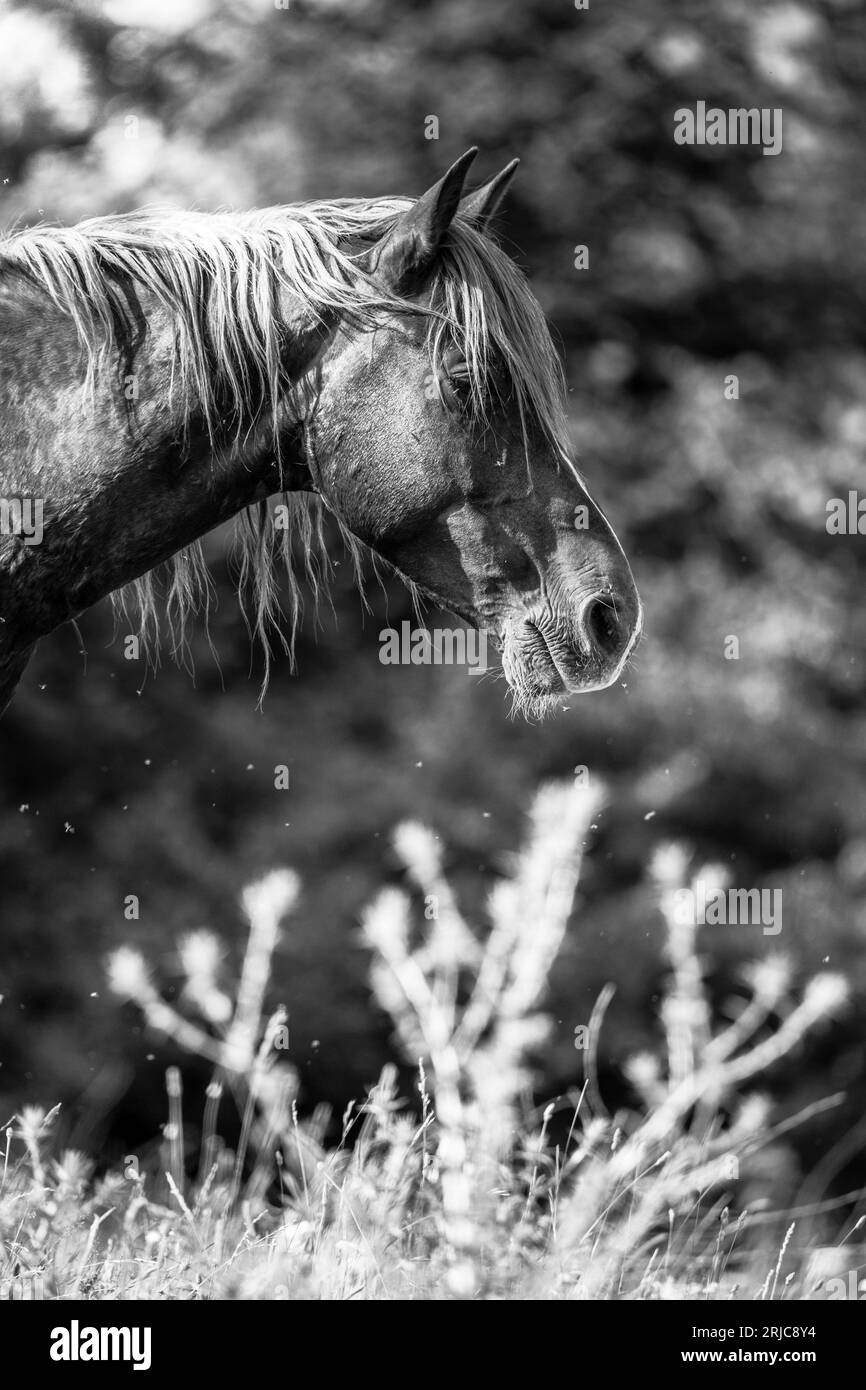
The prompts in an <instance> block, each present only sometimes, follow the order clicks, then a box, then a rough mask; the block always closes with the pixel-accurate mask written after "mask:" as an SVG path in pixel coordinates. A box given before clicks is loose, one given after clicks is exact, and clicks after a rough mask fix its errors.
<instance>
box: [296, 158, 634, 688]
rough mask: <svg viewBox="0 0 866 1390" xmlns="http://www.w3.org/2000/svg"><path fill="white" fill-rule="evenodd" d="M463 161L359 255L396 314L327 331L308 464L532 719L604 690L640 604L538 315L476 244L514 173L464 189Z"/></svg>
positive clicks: (363, 244)
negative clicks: (493, 665) (580, 461)
mask: <svg viewBox="0 0 866 1390" xmlns="http://www.w3.org/2000/svg"><path fill="white" fill-rule="evenodd" d="M474 153H475V152H474V150H470V151H469V152H468V153H467V154H465V155H463V157H462V158H461V159H459V160H458V161H457V163H456V164H454V165H453V166H452V168H451V169H449V170H448V172H447V173H446V174H445V176H444V178H442V179H441V180H440V181H439V182H438V183H437V184H435V185H434V186H433V187H432V188H430V189H429V190H428V191H427V192H426V193H425V194H424V195H423V196H422V197H420V198H418V199H417V201H415V202H412V203H408V204H407V205H406V206H405V207H403V208H402V210H400V211H399V212H398V214H397V215H396V217H393V216H392V218H391V225H390V226H389V227H388V229H387V230H386V231H385V232H384V233H383V234H382V235H381V236H379V237H378V238H377V239H376V240H374V241H373V242H372V243H370V242H369V240H367V241H364V240H361V241H358V240H357V239H356V240H355V242H354V243H353V247H352V253H353V254H354V255H355V256H356V257H357V258H358V261H359V263H360V265H361V266H362V267H363V269H364V270H365V272H366V273H367V274H368V275H369V277H370V281H371V285H372V286H374V287H375V289H376V290H377V292H379V293H380V294H382V295H387V296H388V297H390V298H391V299H392V300H393V302H394V309H393V312H387V313H384V314H382V315H380V316H379V317H378V319H377V320H376V323H375V327H373V328H371V327H370V326H369V325H368V324H367V325H363V326H361V327H357V326H353V325H352V324H351V323H347V322H341V323H340V324H339V326H338V327H337V328H336V329H335V331H334V332H333V333H332V334H331V336H330V338H329V340H328V342H327V345H326V346H325V348H324V350H323V351H322V352H321V355H320V358H319V361H318V363H317V367H316V373H315V381H316V385H315V391H314V394H313V398H312V403H311V407H310V411H309V414H308V417H307V419H306V420H305V436H306V441H307V465H308V467H309V469H310V474H311V479H312V483H311V485H312V486H313V487H314V488H315V489H316V490H317V491H318V492H320V494H321V496H322V498H323V499H324V501H325V503H326V504H327V506H328V507H329V508H330V509H331V510H332V511H333V512H335V513H336V515H337V517H338V518H339V520H340V521H341V523H342V524H343V525H344V526H345V527H346V528H347V529H348V530H349V531H350V532H351V533H352V534H353V535H354V536H355V537H357V538H358V539H359V540H361V541H362V542H364V543H365V544H367V545H368V546H369V547H371V548H372V549H373V550H374V551H375V552H376V553H377V554H379V555H381V556H382V557H384V559H385V560H387V561H388V562H390V564H391V565H392V566H393V567H394V568H395V569H396V570H397V571H399V573H400V574H401V575H403V576H404V577H405V578H407V579H408V580H410V581H412V583H413V584H414V585H416V586H417V587H418V588H419V589H420V590H421V591H422V592H423V593H424V594H425V595H427V596H429V597H430V598H431V599H433V600H434V601H435V602H436V603H438V604H439V605H441V606H442V607H444V608H446V609H448V610H450V611H451V612H453V613H455V614H458V615H459V616H461V617H462V618H464V619H466V620H467V621H468V622H470V623H471V624H473V625H475V626H477V627H478V628H479V629H481V630H483V631H484V632H485V633H487V634H489V635H490V636H491V637H492V638H493V640H494V642H495V644H496V645H497V646H498V647H499V649H500V650H501V652H502V663H503V670H504V673H505V676H506V679H507V680H508V682H509V685H510V686H511V688H512V691H513V693H514V696H515V702H516V704H517V706H518V708H520V709H521V710H523V711H524V712H525V713H536V714H539V713H544V712H546V711H547V710H548V709H550V708H552V707H554V706H555V705H556V704H557V703H559V702H560V701H561V699H562V698H563V697H564V696H566V695H568V694H571V693H575V692H579V691H590V690H600V689H603V688H604V687H606V686H609V685H610V684H611V683H612V682H613V681H615V680H616V678H617V677H618V675H619V674H620V672H621V671H622V669H623V666H624V664H625V662H626V660H627V658H628V656H629V654H630V652H631V651H632V649H633V648H634V645H635V643H636V641H637V638H638V634H639V631H640V625H641V605H640V601H639V598H638V594H637V590H636V588H635V584H634V580H633V578H632V575H631V571H630V569H629V565H628V562H627V560H626V558H625V555H624V554H623V551H622V548H621V546H620V544H619V542H618V541H617V538H616V536H615V535H614V532H613V530H612V529H611V527H610V525H609V523H608V521H607V520H606V518H605V516H604V515H603V513H602V512H601V510H600V509H599V507H598V506H597V505H596V504H595V503H594V502H593V500H592V499H591V497H590V496H589V494H588V492H587V490H586V488H585V487H584V485H583V483H582V482H581V480H580V477H579V475H578V473H577V471H576V469H575V468H574V466H573V464H572V462H571V460H570V457H569V450H568V440H567V432H566V424H565V409H564V401H565V392H564V385H563V379H562V374H561V368H560V365H559V361H558V358H557V355H556V352H555V349H554V346H553V343H552V340H551V336H550V332H549V329H548V327H547V324H546V321H545V318H544V315H543V312H542V310H541V308H540V306H539V304H538V302H537V301H536V299H535V298H534V296H533V295H532V293H531V291H530V289H529V286H528V284H527V282H526V280H525V279H524V277H523V276H522V274H521V273H520V272H519V271H518V269H517V267H516V266H515V265H514V263H513V262H512V261H511V260H510V258H509V257H507V256H506V255H505V254H504V252H502V251H501V250H500V248H499V247H498V245H497V244H496V243H495V242H494V241H493V240H492V239H491V238H490V237H489V235H488V233H487V227H488V222H489V219H490V216H491V214H492V212H493V211H494V209H495V206H496V204H497V203H498V201H499V199H500V198H501V196H502V194H503V193H504V191H505V188H506V187H507V185H508V183H509V182H510V180H511V177H512V175H513V173H514V170H515V168H516V164H517V161H514V162H513V163H512V164H510V165H508V166H507V168H506V169H504V170H503V171H502V172H501V173H500V174H499V175H497V176H496V177H495V178H493V179H491V180H490V181H489V182H488V183H487V184H485V185H483V186H482V187H481V188H479V189H477V190H476V191H475V192H474V193H471V194H469V195H468V196H462V193H463V181H464V178H465V176H466V172H467V169H468V166H469V164H470V163H471V160H472V158H473V156H474Z"/></svg>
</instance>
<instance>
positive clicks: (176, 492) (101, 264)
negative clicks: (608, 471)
mask: <svg viewBox="0 0 866 1390" xmlns="http://www.w3.org/2000/svg"><path fill="white" fill-rule="evenodd" d="M476 153H477V150H476V149H474V148H473V149H471V150H468V151H467V152H466V153H465V154H464V155H462V156H461V158H460V159H458V160H457V161H456V162H455V163H454V164H453V165H452V166H451V168H450V169H449V170H448V171H447V172H446V173H445V175H444V176H443V177H442V178H441V179H440V180H439V181H438V182H437V183H435V184H434V185H433V186H432V187H431V188H429V189H428V190H427V191H426V192H425V193H424V194H422V196H421V197H419V198H416V199H409V198H404V197H374V198H337V199H333V200H330V201H314V202H307V203H299V204H293V205H284V206H277V207H271V208H267V209H260V210H255V211H246V212H222V213H203V212H179V211H171V210H160V209H148V210H142V211H139V212H133V213H124V214H115V215H110V216H104V217H98V218H91V219H88V220H86V221H83V222H81V223H79V224H78V225H76V226H73V227H53V226H45V225H38V226H36V227H32V228H25V229H19V230H13V231H11V232H8V233H6V234H5V235H4V236H3V237H2V238H0V709H2V708H4V707H5V705H6V704H7V702H8V700H9V698H10V697H11V695H12V693H13V691H14V689H15V686H16V685H17V683H18V680H19V679H20V677H21V674H22V672H23V670H24V668H25V666H26V663H27V661H28V658H29V656H30V655H31V654H32V651H33V649H34V645H35V643H36V642H37V641H38V639H39V638H40V637H42V636H44V635H45V634H47V633H48V632H50V631H51V630H52V629H54V628H56V627H57V626H58V625H59V624H62V623H64V622H66V621H68V620H74V619H75V618H76V616H77V615H79V614H81V613H82V612H83V611H84V610H85V609H86V608H87V607H89V606H90V605H91V604H94V603H96V602H97V600H99V599H101V598H102V597H104V596H106V595H108V594H111V595H113V596H114V597H118V596H119V597H120V600H121V602H123V601H125V599H126V598H127V597H129V596H130V595H131V596H132V598H133V599H134V600H135V602H136V603H137V606H138V611H139V620H140V623H141V631H142V638H143V640H146V641H148V642H152V641H154V640H158V630H159V627H160V618H162V619H163V620H166V619H167V620H168V622H169V625H170V626H171V627H172V630H173V631H174V632H175V636H176V637H177V633H178V631H180V633H181V634H182V632H183V627H184V624H185V622H186V620H187V619H188V617H189V615H190V613H192V612H193V611H195V610H196V609H197V608H198V606H199V604H200V603H201V602H202V601H203V599H205V600H206V595H207V589H208V583H209V580H208V575H207V571H206V568H205V566H204V561H203V557H202V551H201V548H200V542H201V539H202V538H203V537H204V536H205V535H206V534H207V533H208V532H209V531H211V530H212V529H214V528H215V527H217V526H219V525H220V524H221V523H223V522H225V521H226V520H228V519H229V518H236V519H237V521H238V543H239V545H240V549H241V578H240V581H239V585H240V588H241V590H242V591H244V590H245V589H248V588H249V585H250V584H251V585H252V589H253V614H252V623H253V624H254V627H255V629H256V631H257V632H258V634H259V635H260V636H261V637H262V639H263V641H264V643H265V647H266V650H268V644H269V639H270V636H271V634H272V632H273V630H274V628H275V626H276V627H279V625H280V619H281V612H280V607H279V600H278V597H277V592H278V590H277V582H276V578H275V564H274V561H275V560H277V559H278V558H279V557H282V558H283V559H284V560H285V562H286V564H287V566H288V568H289V571H290V573H289V580H290V593H291V595H292V625H291V626H292V630H291V635H290V636H287V635H286V634H285V632H282V634H281V636H282V641H283V646H284V647H285V648H286V650H287V651H289V652H290V655H291V652H292V643H293V637H294V628H295V626H296V624H297V615H298V592H297V582H296V581H297V576H296V575H295V573H294V570H293V560H292V557H293V554H294V550H293V547H292V535H293V534H294V535H300V536H301V537H302V539H303V540H304V544H305V546H308V544H309V541H310V537H311V535H312V534H313V532H314V531H315V529H316V524H315V523H314V521H313V519H312V518H313V517H314V515H315V511H316V508H318V525H319V527H320V526H321V508H322V507H324V508H325V509H327V510H328V511H330V512H331V513H332V514H333V516H334V517H335V518H336V520H337V523H338V525H339V528H340V530H341V531H342V533H343V535H344V537H345V538H346V539H347V540H348V542H349V544H350V546H352V547H353V551H354V553H355V555H356V557H357V554H358V553H360V552H363V551H364V550H369V551H372V552H373V554H374V556H375V557H377V558H378V559H380V560H383V561H384V562H386V564H387V565H388V566H390V567H391V568H392V569H393V570H395V571H396V572H397V573H398V574H399V575H400V577H401V578H402V579H403V580H404V582H405V583H406V584H407V585H408V586H409V587H410V590H411V591H412V592H413V594H415V595H416V596H420V597H421V598H424V599H429V600H432V601H433V602H435V603H436V604H438V605H440V606H441V607H443V608H445V609H447V610H449V611H450V612H452V613H454V614H455V615H457V616H458V617H460V618H462V619H464V620H465V621H466V622H468V623H469V624H470V625H473V626H475V627H477V628H478V629H479V630H481V631H483V632H484V633H485V634H487V635H489V636H490V637H491V638H492V640H493V642H494V644H495V646H496V648H497V650H498V651H499V653H500V655H501V665H502V671H503V673H504V676H505V679H506V681H507V682H508V685H509V686H510V688H511V691H512V695H513V700H514V704H515V706H516V708H517V709H518V710H520V711H521V712H522V713H523V714H525V715H527V717H535V716H542V715H544V714H546V713H548V712H550V711H551V710H553V709H555V708H557V707H558V706H560V705H561V704H562V701H563V699H564V698H565V697H566V696H568V695H569V694H573V693H578V692H584V691H590V690H600V689H603V688H605V687H607V686H609V685H610V684H611V683H612V682H613V681H615V680H616V679H617V677H618V676H619V674H620V672H621V671H622V669H623V666H624V664H625V662H626V661H627V659H628V657H629V655H630V653H631V652H632V650H633V648H634V645H635V643H636V641H637V640H638V635H639V632H640V627H641V605H640V600H639V598H638V594H637V590H636V587H635V583H634V580H633V578H632V574H631V570H630V568H629V565H628V562H627V560H626V558H625V555H624V553H623V551H622V548H621V546H620V544H619V542H618V540H617V539H616V536H615V535H614V532H613V530H612V528H611V526H610V524H609V523H608V521H607V519H606V518H605V516H604V514H603V512H602V511H601V509H600V508H599V507H598V506H597V504H596V503H595V502H594V501H593V500H592V499H591V498H590V496H589V493H588V492H587V490H586V488H585V486H584V483H583V481H582V479H581V476H580V474H579V472H578V471H577V468H576V466H575V464H574V462H573V460H572V457H571V450H570V445H569V438H568V430H567V425H566V411H565V383H564V374H563V370H562V366H561V363H560V360H559V357H558V355H557V352H556V349H555V347H554V344H553V340H552V337H551V333H550V330H549V327H548V324H547V322H546V319H545V316H544V314H543V312H542V309H541V307H540V305H539V304H538V302H537V300H536V299H535V297H534V295H533V294H532V291H531V289H530V287H529V284H528V282H527V280H526V278H525V276H524V275H523V274H522V272H521V271H520V270H519V269H518V267H517V266H516V265H515V263H514V261H513V260H512V259H511V258H510V257H509V256H508V255H507V254H506V253H505V252H504V251H503V250H502V249H501V247H500V246H499V244H498V242H497V241H496V239H495V238H494V237H493V236H492V235H491V226H490V224H491V218H492V217H493V214H494V212H495V211H496V209H497V207H498V205H499V203H500V200H501V199H502V197H503V196H504V194H505V191H506V189H507V188H508V186H509V184H510V182H511V180H512V178H513V175H514V172H515V169H516V167H517V164H518V161H517V160H513V161H512V162H511V163H510V164H508V165H507V166H506V167H505V168H504V169H503V170H501V171H500V172H499V173H498V174H497V175H495V176H494V177H493V178H491V179H489V180H488V181H487V182H486V183H483V184H481V186H480V187H478V188H476V189H475V190H474V191H473V192H469V193H467V192H466V191H465V180H466V176H467V173H468V170H469V166H470V165H471V163H472V160H473V159H474V157H475V155H476ZM311 508H312V510H311ZM277 513H280V514H281V517H282V521H281V524H280V525H279V526H278V525H277V524H276V517H277ZM287 518H288V520H286V519H287ZM160 569H161V570H162V572H166V569H167V573H168V589H167V592H166V591H165V590H164V589H160V588H159V587H158V586H157V584H156V583H155V578H154V576H155V573H156V571H157V570H160ZM160 595H162V598H160ZM155 634H156V636H155Z"/></svg>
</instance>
